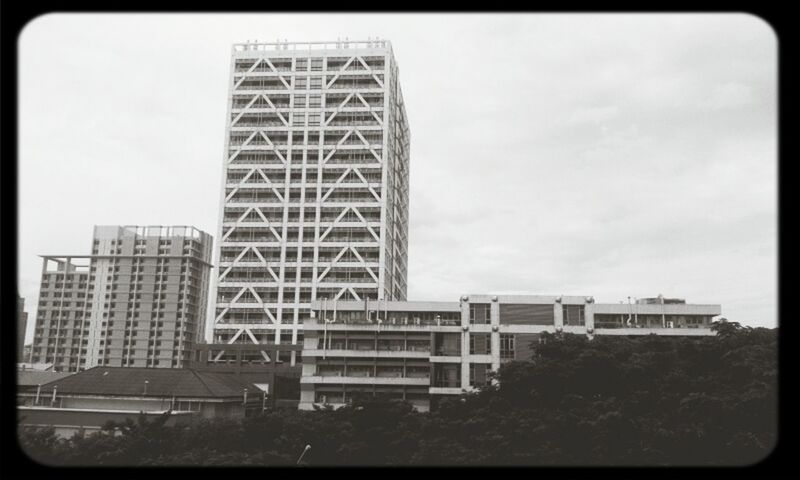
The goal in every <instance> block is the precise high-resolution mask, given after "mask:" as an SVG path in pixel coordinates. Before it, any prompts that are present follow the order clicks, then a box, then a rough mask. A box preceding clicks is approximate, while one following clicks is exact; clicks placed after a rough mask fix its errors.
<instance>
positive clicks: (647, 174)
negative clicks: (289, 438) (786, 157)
mask: <svg viewBox="0 0 800 480" xmlns="http://www.w3.org/2000/svg"><path fill="white" fill-rule="evenodd" d="M764 27H765V25H764V24H763V22H761V21H760V20H758V19H757V18H756V17H753V16H749V15H723V14H720V15H710V14H709V15H674V14H669V15H641V14H637V15H608V14H604V15H589V14H585V15H558V14H542V15H505V14H492V15H445V14H431V15H422V14H419V15H417V14H404V15H380V14H337V15H335V16H334V15H315V14H302V15H292V14H268V15H257V14H246V15H242V14H224V15H211V14H207V15H205V14H202V15H199V14H187V15H173V14H170V15H119V14H117V15H112V14H92V15H80V14H70V15H48V16H45V17H40V19H39V20H36V21H35V22H33V23H32V24H30V25H29V26H28V27H27V28H26V30H25V32H24V33H23V36H22V37H21V39H20V45H19V48H20V75H21V77H20V87H21V89H20V122H19V125H20V149H21V150H20V158H19V161H20V180H19V185H20V188H19V193H20V199H19V200H20V208H21V210H20V251H19V259H20V288H21V290H22V291H21V293H22V295H23V296H24V297H26V305H27V308H28V312H29V313H31V315H32V316H31V317H30V318H35V306H36V303H37V301H36V299H37V295H38V284H39V275H40V270H41V263H40V259H39V258H38V257H37V255H40V254H62V253H85V252H87V251H88V249H89V243H90V241H91V239H90V237H91V231H92V230H91V228H92V225H94V224H125V223H134V224H135V223H144V224H191V225H195V226H197V227H198V228H201V229H202V230H205V231H208V232H210V233H212V234H213V235H215V236H216V233H217V232H216V227H217V221H218V214H219V195H220V192H219V188H220V182H221V178H220V176H221V174H222V162H223V142H224V131H225V130H224V127H225V115H226V98H227V89H228V75H229V68H230V47H231V44H232V43H234V42H240V41H244V40H246V39H248V38H250V39H253V38H260V39H262V40H266V39H268V38H269V39H271V38H273V37H279V38H281V39H283V38H287V39H290V40H298V41H303V40H317V39H324V38H329V39H335V38H337V37H343V36H349V37H350V38H366V37H368V36H375V35H380V36H382V37H385V38H387V39H389V40H391V41H392V45H393V49H394V52H395V55H396V57H397V60H398V62H399V66H400V84H401V85H402V89H403V96H404V98H405V102H406V107H407V113H408V116H409V121H410V127H411V173H410V178H411V186H410V195H411V198H410V205H411V207H410V208H411V214H410V227H409V228H410V231H409V278H408V280H409V298H411V299H415V300H454V299H456V298H458V295H462V294H465V293H479V292H492V291H495V292H497V291H525V292H531V293H563V294H587V295H594V296H595V297H596V298H598V301H612V302H613V301H616V300H621V299H625V297H626V296H627V295H631V296H647V295H653V294H657V293H664V294H665V295H669V296H673V295H674V296H678V297H686V298H688V299H689V300H690V301H695V302H701V303H702V302H714V303H717V302H718V303H721V304H722V306H723V312H724V314H725V315H726V316H727V317H728V318H731V319H736V320H738V321H742V322H744V323H749V324H752V325H768V326H771V325H775V322H776V319H777V310H776V307H775V296H776V291H777V290H776V279H775V273H776V271H777V240H776V232H777V219H776V216H775V212H776V209H777V203H776V192H777V167H776V158H777V142H776V126H777V125H776V110H777V97H776V72H777V70H776V68H777V67H776V66H777V53H776V52H777V45H776V42H775V37H774V35H773V34H772V32H771V31H770V30H769V28H764ZM343 32H345V33H343ZM43 51H46V52H48V55H42V54H41V52H43ZM30 328H31V329H32V324H31V327H30ZM31 331H32V330H31Z"/></svg>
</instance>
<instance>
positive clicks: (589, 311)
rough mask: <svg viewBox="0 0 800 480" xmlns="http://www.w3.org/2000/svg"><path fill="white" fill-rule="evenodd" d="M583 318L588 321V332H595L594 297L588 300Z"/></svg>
mask: <svg viewBox="0 0 800 480" xmlns="http://www.w3.org/2000/svg"><path fill="white" fill-rule="evenodd" d="M583 318H584V320H585V321H586V332H587V333H590V332H594V298H592V297H589V298H587V299H586V303H585V304H584V310H583Z"/></svg>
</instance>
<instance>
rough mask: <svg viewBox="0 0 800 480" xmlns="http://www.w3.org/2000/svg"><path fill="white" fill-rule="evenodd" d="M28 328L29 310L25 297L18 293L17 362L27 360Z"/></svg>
mask: <svg viewBox="0 0 800 480" xmlns="http://www.w3.org/2000/svg"><path fill="white" fill-rule="evenodd" d="M27 330H28V312H26V311H25V299H24V298H22V297H20V296H19V293H17V363H23V362H25V332H26V331H27Z"/></svg>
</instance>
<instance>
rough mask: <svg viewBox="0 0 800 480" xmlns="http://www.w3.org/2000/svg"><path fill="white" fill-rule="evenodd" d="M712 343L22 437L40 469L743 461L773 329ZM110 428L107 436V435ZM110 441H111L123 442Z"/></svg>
mask: <svg viewBox="0 0 800 480" xmlns="http://www.w3.org/2000/svg"><path fill="white" fill-rule="evenodd" d="M716 331H717V333H718V335H717V336H715V337H701V338H667V337H658V336H649V337H638V338H627V337H601V336H598V337H596V338H594V339H593V340H591V341H590V340H587V339H586V337H585V336H578V335H549V334H545V335H544V336H543V343H536V344H535V345H533V346H532V347H533V348H532V349H533V352H534V354H533V358H532V359H531V360H530V361H527V362H512V363H509V364H506V365H504V366H503V367H502V368H501V369H500V371H499V372H498V374H497V378H498V380H499V382H498V384H497V385H495V386H488V387H486V388H484V389H482V390H481V391H479V392H476V393H472V394H467V395H464V396H462V397H455V398H445V399H443V400H442V401H441V402H439V404H438V408H436V409H435V410H434V411H433V412H432V413H427V414H423V413H416V412H414V411H413V409H412V408H411V406H410V405H408V404H405V403H402V402H385V401H379V400H375V399H372V398H368V397H367V398H360V399H357V400H356V401H355V402H354V403H353V404H352V405H351V406H348V407H346V408H342V409H339V410H335V411H334V410H329V409H328V410H326V409H321V410H318V411H310V412H306V411H294V410H279V411H272V412H267V413H265V414H263V415H261V416H259V417H255V418H247V419H246V420H244V421H239V420H215V421H201V422H199V423H197V424H194V425H191V426H182V427H167V426H164V420H165V419H159V420H156V421H152V422H145V421H143V420H140V421H138V422H133V421H129V422H127V423H126V424H124V425H113V424H112V425H107V428H106V429H105V430H104V431H103V432H101V433H97V434H94V435H89V436H87V437H85V438H80V437H78V436H76V437H73V438H72V439H68V440H67V439H57V438H56V437H55V436H54V435H53V432H52V430H49V431H48V430H41V431H26V432H25V433H23V434H21V437H20V439H21V443H22V445H23V448H24V449H25V450H26V451H27V452H28V453H29V454H30V455H31V456H32V457H33V458H34V459H36V460H37V461H39V462H42V463H45V464H50V465H98V464H99V465H261V466H273V465H294V464H295V462H296V460H297V458H298V456H299V455H300V453H301V452H302V451H303V449H304V447H305V445H307V444H310V445H311V446H312V448H311V449H310V450H309V451H308V452H307V453H306V455H305V456H304V457H303V463H304V464H308V465H745V464H751V463H755V462H757V461H759V460H760V459H762V458H764V457H766V456H767V455H768V454H769V452H770V451H771V449H772V447H773V446H774V444H775V442H776V436H777V395H776V390H777V387H776V384H777V358H776V348H777V346H776V345H777V338H776V337H777V330H768V329H763V328H757V329H751V328H745V327H742V326H741V325H738V324H737V323H735V322H721V323H719V324H717V325H716ZM115 432H116V433H115ZM120 432H121V433H120Z"/></svg>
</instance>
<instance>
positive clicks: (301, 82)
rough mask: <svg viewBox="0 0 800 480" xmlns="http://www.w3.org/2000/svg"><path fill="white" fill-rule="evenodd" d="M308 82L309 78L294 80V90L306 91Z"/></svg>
mask: <svg viewBox="0 0 800 480" xmlns="http://www.w3.org/2000/svg"><path fill="white" fill-rule="evenodd" d="M307 82H308V77H296V78H295V79H294V88H296V89H298V90H305V89H306V85H307Z"/></svg>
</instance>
